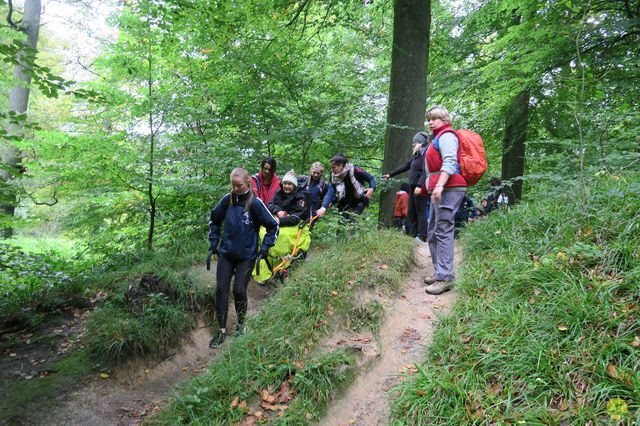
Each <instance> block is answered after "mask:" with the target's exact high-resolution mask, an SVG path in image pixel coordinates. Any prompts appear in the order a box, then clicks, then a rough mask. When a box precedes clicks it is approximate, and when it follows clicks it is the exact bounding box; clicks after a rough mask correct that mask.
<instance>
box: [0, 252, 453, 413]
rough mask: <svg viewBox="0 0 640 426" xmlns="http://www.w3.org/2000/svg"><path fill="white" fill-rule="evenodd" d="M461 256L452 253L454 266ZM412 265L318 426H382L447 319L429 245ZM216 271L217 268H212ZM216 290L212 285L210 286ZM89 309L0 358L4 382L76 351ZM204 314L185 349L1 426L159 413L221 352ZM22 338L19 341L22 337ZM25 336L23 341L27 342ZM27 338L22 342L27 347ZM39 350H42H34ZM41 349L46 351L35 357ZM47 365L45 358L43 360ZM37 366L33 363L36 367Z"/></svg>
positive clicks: (257, 300) (336, 341) (76, 388)
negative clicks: (42, 339)
mask: <svg viewBox="0 0 640 426" xmlns="http://www.w3.org/2000/svg"><path fill="white" fill-rule="evenodd" d="M460 261H461V253H458V252H457V251H456V265H458V264H459V263H460ZM416 265H417V267H416V268H415V269H414V270H413V271H412V273H411V275H410V276H409V278H408V280H407V282H406V283H405V285H404V287H403V288H404V293H403V294H402V296H401V297H400V298H390V297H385V298H383V300H382V303H383V305H384V306H385V311H386V312H387V315H386V316H385V318H384V321H383V323H382V325H381V328H380V330H379V334H378V335H377V336H375V337H374V336H371V337H370V338H360V339H358V340H359V341H358V342H355V343H356V344H357V345H358V346H359V349H360V350H361V351H362V353H363V354H364V357H363V358H362V359H361V361H360V365H359V367H360V369H361V371H362V373H361V374H360V375H359V377H358V378H357V379H356V381H355V382H354V383H353V384H352V385H351V386H350V387H349V388H348V389H346V391H345V392H344V393H343V395H344V396H343V397H341V398H338V399H337V400H335V401H333V402H332V403H331V404H330V406H329V408H328V411H327V414H326V416H325V418H324V420H323V421H322V422H321V424H323V425H354V424H355V425H377V424H386V422H387V419H388V416H389V392H388V391H389V389H390V388H391V387H392V386H393V385H394V384H395V383H397V382H398V381H399V380H402V377H403V374H412V373H415V372H416V368H415V366H414V365H415V364H416V363H421V362H423V360H424V356H425V346H426V345H428V344H429V342H430V339H431V333H432V329H433V326H434V324H435V321H436V320H437V318H438V317H439V316H440V315H443V314H446V313H447V312H448V311H449V309H450V308H451V306H452V305H453V302H454V300H455V297H456V293H455V292H449V293H445V294H443V295H441V296H430V295H428V294H426V293H425V291H424V287H425V285H424V283H423V281H422V279H423V278H424V277H425V276H429V275H431V274H432V273H433V267H432V266H431V259H430V257H429V249H428V246H427V245H426V244H424V245H420V246H418V247H417V248H416ZM212 270H215V268H212ZM196 272H197V273H198V274H200V276H201V279H200V281H201V282H202V285H206V286H210V287H213V282H214V273H213V272H207V271H205V269H204V268H203V267H198V268H197V270H196ZM212 291H213V288H212ZM270 291H272V289H271V288H270V287H261V286H257V285H250V286H249V301H250V304H249V315H255V314H256V313H257V312H259V311H260V310H261V308H262V306H263V304H264V302H265V300H266V299H267V297H268V296H269V293H270ZM88 312H89V310H76V311H73V312H72V313H71V314H70V315H69V318H67V319H66V320H65V321H63V322H62V324H59V325H57V326H56V327H55V328H52V329H51V330H45V332H48V333H51V334H52V335H53V336H57V338H56V339H54V340H53V341H52V342H50V343H49V344H48V345H39V346H38V345H34V346H30V344H24V345H21V346H18V347H16V348H14V349H11V352H10V353H9V352H6V351H5V352H6V353H2V354H1V356H0V361H1V362H0V367H1V368H2V372H3V373H2V379H3V381H5V380H9V381H13V382H15V381H16V380H38V377H39V376H42V375H46V374H49V373H48V372H47V370H46V367H45V368H42V367H41V368H38V364H39V363H40V362H41V361H42V365H45V366H46V364H48V363H49V362H50V361H51V360H55V359H60V358H61V357H63V356H64V353H65V352H66V350H67V348H70V347H72V346H73V341H72V340H73V339H77V338H78V336H79V335H80V334H81V332H82V331H81V326H82V323H83V322H84V319H85V318H86V316H87V314H88ZM229 315H230V318H229V324H231V326H233V324H235V317H234V315H235V312H234V309H233V308H230V309H229ZM208 321H209V319H208V318H205V317H204V316H203V317H202V318H201V319H200V320H199V321H198V326H197V327H196V328H195V329H194V330H193V331H192V333H191V335H190V337H189V338H188V339H186V341H185V343H183V345H182V347H181V348H179V349H177V350H175V351H174V352H171V353H167V354H165V355H164V356H163V357H162V358H161V359H156V360H137V361H133V362H129V363H126V364H124V365H122V366H120V367H117V368H114V369H113V370H108V371H104V370H101V371H94V372H92V373H91V374H90V375H89V376H85V377H84V378H81V377H78V378H80V383H69V385H68V386H69V387H68V389H58V392H54V395H56V396H55V397H53V398H52V400H50V401H49V402H48V403H47V408H46V409H28V408H27V407H25V408H27V409H25V410H22V411H21V413H20V415H19V416H18V417H14V418H12V419H10V420H8V421H7V419H4V420H2V418H0V424H5V423H3V422H6V424H34V425H35V424H47V425H54V424H60V425H62V424H65V425H85V424H91V425H115V424H117V425H137V424H140V423H141V422H142V421H143V420H144V418H145V417H146V416H147V415H149V414H151V413H152V412H154V411H155V410H157V409H158V408H160V407H161V406H162V405H163V404H164V402H165V401H166V400H167V399H168V398H170V397H171V396H172V395H173V392H174V390H175V387H176V386H177V385H178V384H179V383H181V382H183V381H185V380H187V379H189V378H191V377H193V376H196V375H199V374H201V373H202V372H203V371H204V370H205V369H206V368H207V366H208V365H209V364H211V363H212V361H213V360H214V359H215V357H216V355H217V354H218V353H219V351H215V350H211V349H209V348H208V344H209V340H210V339H211V327H209V326H208V324H207V322H208ZM20 337H24V336H20ZM28 338H29V337H27V339H26V340H28ZM26 340H25V343H26ZM345 342H346V343H347V344H348V343H353V342H349V337H348V336H340V335H334V336H333V337H332V338H330V339H329V340H328V341H327V342H326V343H325V345H326V346H328V347H339V346H343V345H344V344H345ZM38 348H39V349H38ZM39 350H40V351H48V352H46V353H39ZM45 360H48V361H47V362H45ZM34 363H35V364H34ZM51 374H55V372H51Z"/></svg>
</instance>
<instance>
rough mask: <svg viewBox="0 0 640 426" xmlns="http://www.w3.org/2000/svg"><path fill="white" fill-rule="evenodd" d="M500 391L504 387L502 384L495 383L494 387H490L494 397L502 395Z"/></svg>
mask: <svg viewBox="0 0 640 426" xmlns="http://www.w3.org/2000/svg"><path fill="white" fill-rule="evenodd" d="M502 389H504V385H503V384H502V383H496V384H495V385H493V386H491V393H492V394H494V395H495V396H498V395H500V394H501V393H502Z"/></svg>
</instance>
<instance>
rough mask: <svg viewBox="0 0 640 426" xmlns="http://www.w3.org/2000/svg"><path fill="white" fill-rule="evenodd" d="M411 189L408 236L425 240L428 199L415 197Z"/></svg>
mask: <svg viewBox="0 0 640 426" xmlns="http://www.w3.org/2000/svg"><path fill="white" fill-rule="evenodd" d="M414 189H415V188H412V189H411V194H410V195H409V215H408V218H409V227H408V228H409V235H411V236H412V237H416V236H418V237H420V238H421V239H422V240H423V241H426V240H427V204H428V203H429V198H427V197H422V196H420V195H415V194H414V193H413V190H414Z"/></svg>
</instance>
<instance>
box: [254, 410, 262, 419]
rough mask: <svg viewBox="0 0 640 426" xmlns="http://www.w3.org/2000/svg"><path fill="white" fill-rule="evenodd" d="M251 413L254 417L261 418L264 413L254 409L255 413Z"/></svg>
mask: <svg viewBox="0 0 640 426" xmlns="http://www.w3.org/2000/svg"><path fill="white" fill-rule="evenodd" d="M253 415H254V416H255V418H256V419H261V418H263V417H264V413H263V412H262V411H256V412H255V413H253Z"/></svg>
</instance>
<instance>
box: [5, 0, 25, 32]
mask: <svg viewBox="0 0 640 426" xmlns="http://www.w3.org/2000/svg"><path fill="white" fill-rule="evenodd" d="M7 4H8V6H9V11H8V12H7V22H8V23H9V26H10V27H11V28H13V29H14V30H17V31H20V32H23V31H24V28H22V25H19V23H20V21H18V23H16V22H13V1H12V0H7Z"/></svg>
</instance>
